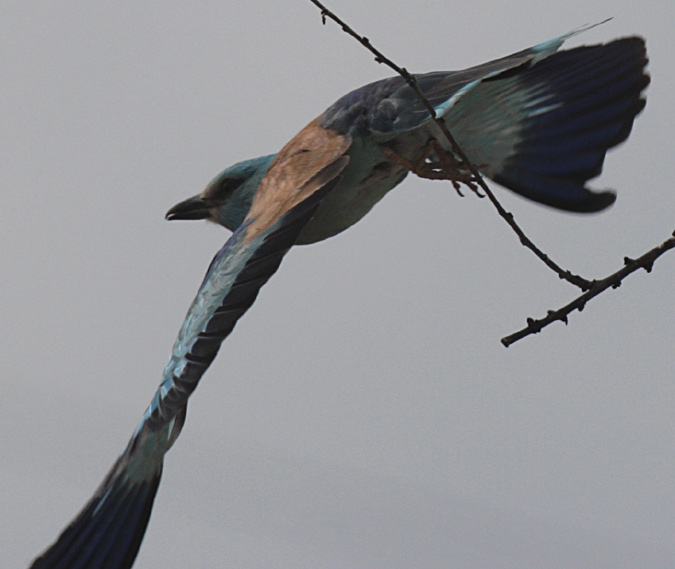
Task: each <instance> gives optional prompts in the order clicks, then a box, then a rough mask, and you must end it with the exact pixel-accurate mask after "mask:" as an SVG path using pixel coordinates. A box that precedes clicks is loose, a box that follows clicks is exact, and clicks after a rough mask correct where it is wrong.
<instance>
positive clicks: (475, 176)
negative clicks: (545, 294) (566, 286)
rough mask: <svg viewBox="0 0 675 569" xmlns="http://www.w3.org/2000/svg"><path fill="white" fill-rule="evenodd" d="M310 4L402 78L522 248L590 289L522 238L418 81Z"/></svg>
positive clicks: (325, 11)
mask: <svg viewBox="0 0 675 569" xmlns="http://www.w3.org/2000/svg"><path fill="white" fill-rule="evenodd" d="M310 1H311V2H312V4H314V5H315V6H316V7H318V8H319V10H321V18H322V21H323V23H324V24H325V23H326V19H327V18H330V19H331V20H333V21H334V22H335V23H336V24H337V25H338V26H340V27H341V28H342V30H343V31H344V32H345V33H347V34H348V35H350V36H352V37H353V38H354V39H356V40H357V41H358V42H359V43H360V44H361V45H362V46H363V47H365V48H366V49H367V50H369V51H370V52H371V53H372V54H373V55H374V56H375V61H376V62H377V63H383V64H385V65H387V66H389V67H390V68H391V69H393V70H394V71H396V73H398V74H399V75H400V76H401V77H403V78H404V79H405V80H406V82H407V83H408V85H410V88H411V89H412V90H413V91H414V92H415V94H416V95H417V96H418V97H419V99H420V101H422V104H423V105H424V107H425V108H426V110H427V111H429V114H430V115H431V118H432V119H433V121H434V122H435V123H436V125H437V126H438V128H439V129H440V130H441V132H442V133H443V135H444V136H445V138H446V139H447V140H448V142H449V143H450V146H451V148H452V151H453V152H454V153H455V154H456V155H457V156H458V157H459V158H460V159H461V160H462V162H463V165H464V166H465V167H466V168H467V169H468V170H469V172H471V175H472V177H473V181H474V182H475V183H476V184H478V185H479V186H480V188H481V189H482V190H483V191H484V192H485V195H486V196H487V197H488V199H489V200H490V201H491V202H492V204H493V205H494V207H495V208H496V209H497V212H498V213H499V215H500V216H501V217H502V218H503V219H504V220H505V221H506V223H508V224H509V226H510V227H511V229H513V231H515V233H516V235H518V238H519V239H520V242H521V243H522V245H524V246H525V247H527V248H528V249H529V250H530V251H532V252H533V253H534V254H535V255H536V256H537V257H539V259H541V261H542V262H543V263H544V264H545V265H546V266H547V267H548V268H549V269H551V270H552V271H554V272H555V273H556V274H557V275H558V277H559V278H561V279H563V280H566V281H568V282H570V283H572V284H573V285H575V286H577V287H579V288H580V289H581V290H589V289H590V288H591V287H592V286H593V282H592V281H589V280H587V279H584V278H583V277H580V276H579V275H575V274H573V273H571V272H570V271H568V270H565V269H563V268H562V267H560V266H559V265H558V264H557V263H555V262H554V261H553V260H552V259H551V258H550V257H549V256H548V255H547V254H546V253H544V252H543V251H542V250H541V249H539V247H537V246H536V245H535V244H534V242H533V241H532V240H531V239H530V238H529V237H528V236H527V235H525V232H524V231H523V230H522V229H521V228H520V226H519V225H518V224H517V223H516V221H515V219H514V217H513V214H512V213H510V212H508V211H506V210H505V209H504V207H503V206H502V205H501V204H500V203H499V201H498V200H497V198H496V197H495V195H494V193H492V190H490V188H489V187H488V185H487V184H486V183H485V181H484V180H483V177H482V176H481V174H480V172H479V171H478V168H476V166H475V165H474V164H473V163H472V162H471V161H470V160H469V159H468V157H467V156H466V154H465V153H464V151H463V150H462V149H461V148H460V147H459V145H458V144H457V142H456V141H455V139H454V137H453V136H452V134H451V133H450V130H449V129H448V127H447V125H446V124H445V121H444V120H443V118H442V117H438V116H437V115H436V111H435V109H434V107H433V106H432V105H431V103H429V101H428V100H427V98H426V97H425V96H424V93H422V91H421V89H420V88H419V85H418V84H417V81H416V80H415V77H414V76H413V75H412V74H411V73H410V72H408V70H407V69H405V68H404V67H399V66H398V65H396V64H395V63H394V62H393V61H392V60H391V59H389V58H388V57H386V56H385V55H384V54H383V53H382V52H381V51H379V50H378V49H377V48H375V47H374V46H373V44H371V43H370V40H369V39H368V38H367V37H365V36H361V35H359V34H358V33H356V32H355V31H354V30H353V29H352V28H351V27H350V26H348V25H347V24H346V23H345V22H344V21H343V20H342V19H340V18H339V17H338V16H336V15H335V14H334V13H333V12H331V11H330V10H329V9H328V8H326V7H325V6H324V5H323V4H322V3H321V2H319V0H310Z"/></svg>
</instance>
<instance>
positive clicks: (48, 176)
mask: <svg viewBox="0 0 675 569" xmlns="http://www.w3.org/2000/svg"><path fill="white" fill-rule="evenodd" d="M330 6H331V7H332V8H333V9H334V10H335V11H337V12H338V13H339V14H340V15H342V16H343V17H344V18H345V19H346V20H347V21H348V22H349V23H350V24H351V25H352V26H354V27H355V28H356V29H357V30H359V31H360V32H362V33H364V34H366V35H367V36H368V37H369V38H370V39H371V40H372V41H373V42H374V43H375V44H376V45H377V46H378V47H379V48H381V49H382V50H383V51H384V52H385V53H386V54H388V55H389V56H390V57H392V58H393V59H394V60H395V61H397V62H398V63H399V64H400V65H404V66H406V67H407V68H408V69H409V70H411V71H416V72H423V71H432V70H441V69H443V70H447V69H461V68H464V67H467V66H470V65H474V64H478V63H482V62H484V61H487V60H490V59H494V58H496V57H500V56H503V55H506V54H508V53H511V52H514V51H517V50H520V49H523V48H525V47H528V46H531V45H533V44H536V43H539V42H541V41H545V40H547V39H550V38H552V37H555V36H558V35H560V34H562V33H565V32H567V31H569V30H571V29H574V28H576V27H578V26H580V25H582V24H585V23H589V22H598V21H601V20H603V19H605V18H607V17H610V16H613V17H614V20H612V21H611V22H609V23H607V24H605V25H603V26H601V27H599V28H595V29H593V30H591V31H589V32H587V33H585V34H584V35H582V36H580V37H578V38H574V39H573V40H572V41H571V42H569V45H570V46H574V45H579V44H581V43H599V42H604V41H608V40H610V39H612V38H615V37H619V36H626V35H630V34H638V35H641V36H644V37H645V38H646V39H647V48H648V52H649V56H650V59H651V62H650V73H651V76H652V83H651V85H650V87H649V90H648V103H647V107H646V110H645V112H644V113H643V114H642V115H641V116H640V117H639V118H638V120H637V121H636V123H635V127H634V129H633V133H632V135H631V137H630V139H629V140H628V142H627V143H626V144H625V145H623V146H622V147H620V148H619V149H618V150H616V151H614V152H612V153H611V154H610V155H609V157H608V159H607V161H606V164H605V172H604V174H603V176H602V177H601V178H599V179H597V180H595V181H594V182H593V185H594V186H595V187H597V188H604V187H612V188H615V189H617V191H618V199H617V202H616V204H615V205H614V206H613V207H612V208H611V209H610V210H608V211H607V212H604V213H602V214H598V215H591V216H580V215H572V214H564V213H560V212H557V211H554V210H551V209H548V208H545V207H542V206H539V205H536V204H532V203H530V202H527V201H525V200H523V199H521V198H519V197H518V196H515V195H513V194H512V193H510V192H508V191H506V190H503V189H501V188H498V187H496V191H497V193H498V196H499V198H500V199H502V200H503V203H504V205H505V206H506V207H507V208H509V209H510V210H511V211H513V212H514V214H515V215H516V218H517V219H518V220H519V221H520V222H521V224H522V226H523V227H524V228H525V230H526V231H527V232H528V233H529V234H530V236H531V237H532V238H533V239H534V240H535V241H536V242H537V243H538V244H539V245H540V246H541V247H542V248H543V249H544V250H545V251H546V252H547V253H549V254H550V255H551V256H552V257H553V258H555V259H556V260H557V261H558V262H559V263H561V264H563V265H564V266H566V267H568V268H570V269H572V270H574V271H577V272H580V273H582V274H583V275H585V276H587V277H589V278H592V277H601V276H604V275H606V274H608V273H610V272H613V271H614V270H616V269H618V268H619V267H620V265H621V263H622V259H623V257H624V256H626V255H628V256H637V255H639V254H641V253H643V252H644V251H646V250H647V249H649V248H651V247H653V246H654V245H656V244H658V243H660V242H661V241H663V240H664V239H666V238H667V237H668V236H669V235H670V233H671V232H672V231H673V230H674V229H675V192H674V190H673V182H672V164H673V160H674V156H673V150H672V149H673V140H672V138H673V133H674V132H675V113H673V101H675V71H674V70H675V56H673V49H674V48H675V45H674V42H673V32H672V26H673V22H675V4H674V3H673V2H672V0H661V1H659V0H645V1H643V2H635V1H633V0H623V1H618V0H568V1H566V2H549V1H542V0H512V1H510V2H502V1H497V0H475V1H472V2H448V1H447V0H415V1H405V2H404V1H402V0H397V1H391V0H389V1H386V0H368V1H363V0H332V1H331V3H330ZM0 27H1V28H2V33H1V34H0V45H1V52H2V54H3V55H2V61H3V63H2V66H1V71H0V77H1V78H2V80H1V81H0V100H1V101H2V105H1V106H0V125H1V128H2V137H1V138H0V148H1V154H0V155H1V156H2V159H1V166H0V183H1V185H2V193H1V194H0V195H1V197H0V199H1V200H2V206H1V207H0V239H1V240H2V247H0V266H2V276H1V277H0V282H1V286H2V296H1V298H2V305H1V306H2V307H1V313H2V318H0V362H1V364H2V370H3V374H2V378H1V379H0V381H1V382H2V390H3V392H2V397H1V398H0V449H1V450H2V453H3V457H4V458H3V459H2V461H1V462H0V536H1V537H0V541H1V546H0V566H2V567H7V568H10V567H13V568H21V567H25V566H27V565H28V563H29V562H30V561H31V560H32V558H33V557H35V556H36V555H37V554H38V553H39V552H40V551H42V550H43V549H44V548H45V547H46V546H47V545H49V544H50V543H51V542H52V541H53V540H54V539H55V538H56V536H57V534H58V533H59V532H60V531H61V529H62V528H63V527H64V526H65V525H66V523H67V522H68V521H69V520H70V519H71V518H72V517H73V516H74V514H75V513H76V512H77V511H78V510H79V509H80V507H81V506H82V505H83V504H84V502H85V501H86V500H87V499H88V498H89V496H90V495H91V493H92V492H93V491H94V489H95V488H96V486H97V485H98V484H99V482H100V481H101V479H102V478H103V476H104V474H105V473H106V472H107V470H108V468H109V467H110V465H111V464H112V462H113V461H114V459H115V458H116V456H117V454H118V453H119V452H120V451H121V450H122V448H123V447H124V445H125V444H126V441H127V439H128V437H129V436H130V435H131V432H132V431H133V429H134V427H135V426H136V424H137V421H138V419H139V418H140V416H141V414H142V412H143V410H144V409H145V407H146V405H147V404H148V402H149V401H150V398H151V396H152V394H153V393H154V390H155V388H156V386H157V384H158V382H159V379H160V376H161V373H162V370H163V367H164V364H165V361H166V359H167V357H168V355H169V352H170V349H171V346H172V344H173V340H174V337H175V334H176V332H177V331H178V328H179V326H180V324H181V322H182V319H183V316H184V314H185V311H186V310H187V308H188V306H189V304H190V302H191V300H192V298H193V295H194V294H195V292H196V291H197V288H198V286H199V283H200V282H201V279H202V276H203V274H204V272H205V270H206V268H207V266H208V264H209V262H210V260H211V258H212V256H213V254H214V253H215V252H216V251H217V250H218V249H219V248H220V246H221V245H222V243H223V242H224V240H225V239H226V238H227V235H228V234H227V232H225V231H224V230H222V229H221V228H218V227H215V226H212V225H207V224H206V223H203V222H200V223H194V222H192V223H189V222H173V223H169V222H166V221H164V219H163V215H164V213H165V211H166V210H167V209H168V208H169V207H170V206H172V205H173V204H174V203H176V202H177V201H180V200H182V199H184V198H186V197H188V196H190V195H192V194H194V193H197V192H198V191H200V190H201V189H202V188H203V186H204V185H205V184H206V183H207V182H208V181H209V179H210V178H211V177H212V176H213V175H215V174H216V173H217V172H219V171H220V170H222V169H223V168H224V167H226V166H228V165H230V164H232V163H234V162H236V161H238V160H242V159H245V158H250V157H253V156H258V155H261V154H267V153H271V152H275V151H277V150H278V149H279V148H281V146H283V144H284V143H285V142H286V141H287V140H289V139H290V138H291V137H292V136H293V135H294V134H295V133H296V132H297V131H298V130H300V129H301V128H302V127H303V126H304V125H305V124H306V123H307V122H309V121H310V120H311V119H313V118H314V117H315V116H316V115H318V114H319V113H321V112H322V111H323V110H324V109H325V108H326V107H328V105H330V104H331V103H332V102H333V101H334V100H336V99H337V98H338V97H339V96H341V95H343V94H344V93H346V92H348V91H350V90H351V89H353V88H356V87H358V86H360V85H362V84H364V83H367V82H370V81H373V80H375V79H378V78H381V77H384V76H388V75H390V74H391V73H390V72H388V71H387V69H385V68H383V67H382V66H378V65H377V64H376V63H375V62H374V61H373V58H372V57H371V56H370V55H369V54H368V53H366V52H365V51H364V50H363V48H362V47H360V46H359V45H358V44H356V43H355V42H354V41H353V40H352V39H350V38H349V37H347V36H346V35H344V34H343V33H341V32H340V31H339V29H338V28H337V27H336V26H334V25H330V24H329V25H326V26H322V25H321V19H320V16H319V13H318V11H317V10H316V8H314V7H313V6H312V5H311V4H310V3H309V2H308V1H306V0H303V1H300V0H292V1H286V2H278V1H272V0H252V1H250V2H223V1H221V2H199V3H187V2H173V1H172V2H138V3H126V4H116V3H98V4H97V3H91V2H84V1H75V2H67V3H66V2H37V3H35V2H32V3H31V2H23V3H11V6H9V5H8V6H5V9H4V10H3V18H2V23H0ZM674 281H675V253H670V255H666V256H665V257H663V258H662V259H661V260H660V261H658V262H657V264H656V265H655V267H654V270H653V272H652V274H649V275H648V274H646V273H644V272H640V273H638V274H636V275H634V276H632V277H630V278H629V279H628V280H627V281H625V283H624V284H623V285H622V286H621V288H620V289H618V290H614V291H610V292H608V293H605V294H603V295H602V296H601V297H600V298H598V299H597V300H595V301H593V302H592V303H591V304H589V305H588V306H587V308H586V310H584V312H583V313H581V314H579V313H575V314H573V315H572V317H571V319H570V323H569V325H568V326H564V325H562V324H560V323H558V324H555V325H553V326H551V327H549V328H548V329H546V330H545V331H544V332H542V333H541V334H540V335H538V336H536V337H530V338H528V339H526V340H524V341H522V342H520V343H518V344H516V345H514V346H513V347H511V348H509V349H508V350H507V349H505V348H503V347H502V345H501V344H500V343H499V339H500V338H501V337H502V336H504V335H506V334H508V333H510V332H513V331H515V330H517V329H519V328H520V327H521V326H522V325H523V324H524V322H525V318H526V317H528V316H534V317H539V316H542V315H544V314H545V313H546V310H548V309H553V308H557V307H559V306H562V305H563V304H565V303H567V302H568V301H569V300H571V299H572V298H573V297H574V296H575V295H576V291H575V290H574V289H573V288H572V287H571V286H569V285H567V284H565V283H562V282H561V281H560V280H559V279H558V278H557V277H556V276H555V275H554V274H552V273H551V272H550V271H548V270H547V269H546V268H545V267H544V266H543V265H542V264H541V263H540V262H539V261H537V260H536V259H535V258H534V257H533V255H532V254H531V253H530V252H528V251H527V250H525V249H524V248H522V247H521V246H520V245H519V244H518V241H517V238H516V237H515V236H514V235H513V234H512V232H511V231H510V230H509V229H508V228H507V226H506V225H505V224H504V222H503V221H502V220H501V219H500V218H498V217H497V215H496V213H495V212H494V210H493V209H492V207H491V206H490V205H489V203H488V202H487V201H486V200H478V199H476V198H474V197H472V196H471V197H465V198H464V199H461V198H459V197H458V196H457V195H456V193H455V192H454V190H453V189H452V187H451V186H450V185H449V184H447V183H441V182H430V181H425V180H419V179H413V178H412V177H411V178H409V179H407V180H406V181H405V182H404V183H403V184H402V185H401V186H400V187H398V188H397V189H396V190H395V191H394V192H392V193H391V194H390V195H389V196H388V197H387V198H385V199H384V200H383V202H382V203H380V204H379V205H378V206H377V207H376V208H375V209H374V211H373V212H372V213H371V214H370V215H369V216H367V217H366V218H365V219H364V220H363V221H362V222H361V223H359V224H358V225H356V226H355V227H353V228H351V229H350V230H349V231H347V232H346V233H344V234H342V235H340V236H338V237H336V238H334V239H332V240H329V241H326V242H322V243H318V244H315V245H311V246H307V247H298V248H296V249H294V250H292V251H291V253H290V254H289V255H288V256H287V258H286V259H285V260H284V262H283V264H282V267H281V269H280V271H279V273H278V274H277V275H275V276H274V278H272V280H271V281H270V283H269V284H268V285H267V286H266V287H265V288H264V289H263V291H262V292H261V294H260V297H259V298H258V300H257V302H256V304H255V305H254V307H253V308H252V309H251V310H250V311H249V313H247V314H246V316H245V317H244V318H243V319H242V321H241V322H240V323H239V325H238V326H237V328H236V329H235V331H234V333H233V334H232V336H231V337H230V338H228V339H227V341H226V342H225V344H224V346H223V349H222V350H221V352H220V354H219V356H218V358H217V360H216V362H215V363H214V365H213V366H212V367H211V369H210V370H209V371H208V373H207V375H206V376H205V378H204V380H203V382H202V384H201V385H200V387H199V389H198V390H197V392H196V393H195V395H194V396H193V398H192V399H191V402H190V409H189V413H188V421H187V424H186V427H185V429H184V431H183V434H182V436H181V438H180V439H179V441H178V442H177V444H176V445H175V447H174V448H173V449H172V451H171V453H170V454H169V455H168V457H167V460H166V464H165V471H164V479H163V481H162V484H161V486H160V490H159V494H158V497H157V500H156V502H155V509H154V513H153V516H152V519H151V521H150V526H149V530H148V532H147V535H146V538H145V541H144V543H143V546H142V548H141V553H140V555H139V558H138V560H137V563H136V565H135V568H136V569H154V568H158V567H162V568H163V569H174V568H175V569H184V568H185V567H196V568H199V569H229V568H237V569H303V568H312V569H345V568H348V569H362V568H363V569H371V568H387V569H399V568H400V569H403V568H406V569H408V568H418V567H419V568H434V569H436V568H437V569H446V568H449V567H452V568H455V567H457V568H494V569H504V568H514V569H515V568H518V569H522V568H536V569H541V568H569V569H572V568H574V569H579V568H612V569H620V568H636V567H639V568H643V567H650V568H671V569H672V567H673V566H675V540H674V539H673V535H675V481H674V480H673V473H674V472H675V455H674V453H673V443H674V439H675V418H674V412H673V409H674V408H675V378H674V377H673V371H674V370H675V350H674V349H673V335H674V332H675V319H674V311H673V300H674V293H675V287H674V285H673V282H674Z"/></svg>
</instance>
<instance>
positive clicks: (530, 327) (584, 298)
mask: <svg viewBox="0 0 675 569" xmlns="http://www.w3.org/2000/svg"><path fill="white" fill-rule="evenodd" d="M310 1H311V2H312V3H313V4H314V5H315V6H317V7H318V8H319V9H320V10H321V20H322V22H323V23H324V24H325V23H326V20H327V19H331V20H333V21H334V22H335V23H336V24H338V25H339V26H340V27H341V28H342V30H343V31H344V32H345V33H347V34H349V35H350V36H352V37H353V38H355V39H356V40H357V41H358V42H359V43H360V44H361V45H363V46H364V47H365V48H366V49H367V50H369V51H370V52H371V53H372V54H373V55H374V56H375V61H377V62H378V63H383V64H385V65H387V66H389V67H390V68H391V69H393V70H394V71H395V72H396V73H398V74H399V75H401V76H402V77H403V78H404V79H405V80H406V82H407V83H408V85H410V87H411V89H413V91H414V92H415V93H416V95H417V97H418V98H419V99H420V101H422V104H423V105H424V107H425V108H426V110H427V111H428V112H429V115H430V116H431V118H432V119H433V121H434V122H435V123H436V125H437V126H438V128H439V129H440V131H441V132H442V133H443V135H444V136H445V138H446V139H447V141H448V143H449V144H450V148H451V149H452V152H449V151H447V150H445V149H444V148H442V147H440V146H439V147H436V148H435V155H436V156H437V158H438V162H433V163H428V162H427V163H425V164H422V165H419V164H413V163H409V169H410V170H411V171H412V172H414V173H416V174H417V175H419V176H422V177H428V178H432V179H446V180H450V181H451V182H452V184H453V186H454V187H455V189H457V190H458V191H459V184H460V183H462V184H465V185H467V186H468V187H469V188H470V189H472V190H473V191H474V192H475V193H476V194H477V195H479V197H483V196H481V195H480V193H479V192H478V191H477V188H476V186H479V187H480V188H481V189H482V190H483V191H484V192H485V195H486V196H487V197H488V198H489V199H490V201H491V202H492V204H493V205H494V207H495V208H496V209H497V212H498V213H499V215H500V216H501V217H502V218H503V219H504V220H505V221H506V223H508V224H509V226H510V227H511V229H513V231H514V232H515V233H516V235H518V238H519V239H520V242H521V244H522V245H523V246H525V247H526V248H528V249H530V251H532V252H533V253H534V254H535V255H536V256H537V257H538V258H539V259H540V260H541V261H542V262H543V263H544V264H545V265H546V266H547V267H549V268H550V269H551V270H553V271H554V272H555V273H556V274H557V275H558V277H559V278H561V279H563V280H565V281H567V282H569V283H571V284H573V285H575V286H577V287H579V288H580V289H581V290H582V291H584V292H583V294H581V295H580V296H578V297H577V298H576V299H575V300H573V301H572V302H570V303H569V304H567V305H566V306H563V307H562V308H560V309H558V310H550V311H549V312H548V314H547V315H546V316H545V317H544V318H541V319H539V320H535V319H532V318H528V319H527V327H526V328H523V329H522V330H520V331H518V332H515V333H514V334H511V335H509V336H506V337H504V338H502V340H501V342H502V344H504V346H505V347H507V348H508V347H509V346H510V345H511V344H513V343H514V342H517V341H518V340H520V339H522V338H524V337H526V336H529V335H530V334H537V333H539V332H541V330H542V329H543V328H544V327H546V326H548V325H549V324H550V323H551V322H555V321H556V320H560V321H561V322H565V324H567V316H568V315H569V314H570V313H571V312H573V311H574V310H579V311H581V310H583V309H584V307H585V306H586V303H587V302H588V301H589V300H591V299H592V298H594V297H596V296H598V295H599V294H600V293H602V292H604V291H605V290H607V289H609V288H618V287H619V286H620V285H621V282H622V280H623V279H624V278H625V277H627V276H628V275H629V274H631V273H633V272H635V271H637V270H638V269H640V268H642V269H645V270H646V271H647V272H650V271H651V268H652V265H653V263H654V261H655V260H656V259H657V258H658V257H660V256H661V255H663V254H664V253H665V252H666V251H668V250H670V249H673V248H675V233H673V236H672V237H670V238H669V239H667V240H666V241H664V242H663V243H662V244H661V245H659V246H658V247H655V248H654V249H651V250H650V251H648V252H647V253H645V254H644V255H642V256H641V257H639V258H638V259H635V260H633V259H629V258H626V259H624V267H623V268H621V269H620V270H618V271H617V272H615V273H613V274H611V275H609V276H608V277H605V278H604V279H601V280H593V281H589V280H587V279H584V278H583V277H580V276H578V275H575V274H573V273H571V272H570V271H568V270H565V269H562V268H561V267H560V266H559V265H558V264H556V263H555V262H554V261H553V260H551V259H550V258H549V256H548V255H546V253H544V252H543V251H542V250H541V249H539V248H538V247H537V246H536V245H535V244H534V243H533V242H532V240H530V238H529V237H527V235H525V232H524V231H523V230H522V229H521V228H520V226H519V225H518V224H517V223H516V221H515V219H514V217H513V214H512V213H510V212H508V211H506V210H505V209H504V207H503V206H502V205H501V204H500V203H499V201H498V200H497V198H496V197H495V195H494V194H493V192H492V191H491V190H490V188H489V187H488V185H487V184H486V183H485V181H484V179H483V177H482V176H481V174H480V172H479V171H478V167H477V166H476V165H474V164H473V163H472V162H471V161H470V160H469V159H468V157H467V156H466V154H465V153H464V151H463V150H462V149H461V148H460V147H459V145H458V144H457V142H456V141H455V139H454V137H453V136H452V134H451V133H450V131H449V130H448V127H447V125H446V124H445V121H444V120H443V118H442V117H438V116H437V114H436V111H435V109H434V108H433V106H432V105H431V103H429V101H428V100H427V98H426V97H425V96H424V93H422V91H421V89H420V88H419V85H418V84H417V81H416V80H415V77H414V76H413V75H411V74H410V73H409V72H408V71H407V70H406V69H405V68H404V67H399V66H398V65H396V64H395V63H394V62H393V61H391V60H390V59H389V58H387V57H386V56H385V55H384V54H383V53H382V52H381V51H379V50H378V49H376V48H375V47H374V46H373V45H372V44H371V43H370V40H369V39H368V38H366V37H365V36H361V35H359V34H358V33H356V32H355V31H354V30H353V29H352V28H351V27H350V26H348V25H347V24H346V23H345V22H344V21H343V20H341V19H340V18H339V17H338V16H336V15H335V14H334V13H333V12H331V11H330V10H329V9H328V8H326V7H325V6H324V5H323V4H322V3H321V2H320V1H319V0H310ZM443 153H445V156H444V155H443ZM458 158H459V160H458ZM392 159H395V160H397V161H399V162H400V163H403V161H404V160H405V159H403V158H402V157H398V156H392ZM467 172H468V174H467ZM460 195H461V193H460Z"/></svg>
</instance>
